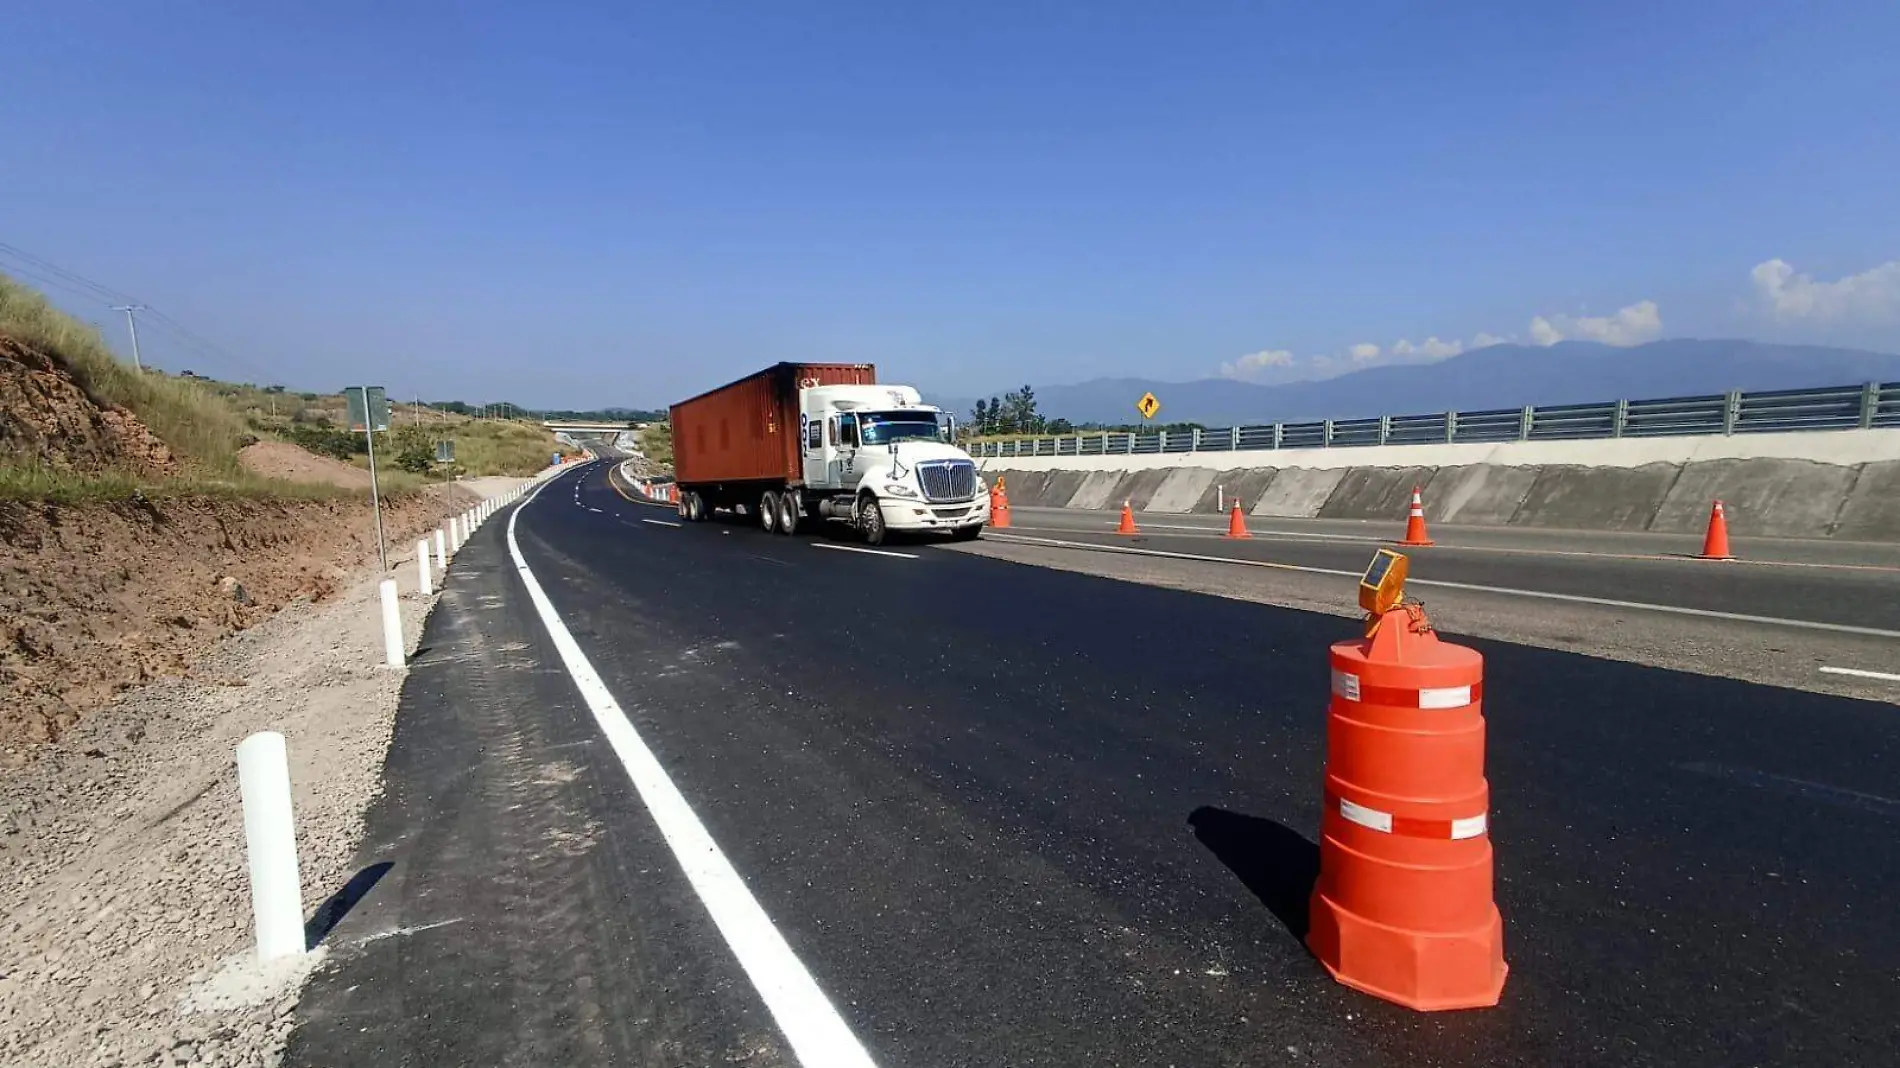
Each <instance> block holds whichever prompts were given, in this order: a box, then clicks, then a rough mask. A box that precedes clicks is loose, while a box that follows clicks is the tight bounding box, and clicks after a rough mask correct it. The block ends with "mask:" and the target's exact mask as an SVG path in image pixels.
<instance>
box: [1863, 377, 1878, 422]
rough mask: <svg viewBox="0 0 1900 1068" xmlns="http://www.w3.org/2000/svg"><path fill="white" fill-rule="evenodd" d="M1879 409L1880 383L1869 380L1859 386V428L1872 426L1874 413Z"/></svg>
mask: <svg viewBox="0 0 1900 1068" xmlns="http://www.w3.org/2000/svg"><path fill="white" fill-rule="evenodd" d="M1879 410H1880V383H1878V382H1869V383H1867V384H1866V385H1864V386H1862V387H1860V428H1861V429H1862V430H1872V429H1873V428H1874V414H1875V413H1876V412H1878V411H1879Z"/></svg>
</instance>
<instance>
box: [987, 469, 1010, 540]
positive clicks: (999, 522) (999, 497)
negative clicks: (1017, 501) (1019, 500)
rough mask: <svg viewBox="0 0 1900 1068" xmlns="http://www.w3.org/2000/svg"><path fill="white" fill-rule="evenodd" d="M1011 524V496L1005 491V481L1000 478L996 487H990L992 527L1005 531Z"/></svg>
mask: <svg viewBox="0 0 1900 1068" xmlns="http://www.w3.org/2000/svg"><path fill="white" fill-rule="evenodd" d="M1009 523H1010V517H1009V494H1007V493H1005V492H1004V491H1003V480H1002V479H1000V478H999V479H997V480H996V485H994V486H991V487H990V526H991V527H993V528H995V529H997V530H1005V529H1008V527H1009Z"/></svg>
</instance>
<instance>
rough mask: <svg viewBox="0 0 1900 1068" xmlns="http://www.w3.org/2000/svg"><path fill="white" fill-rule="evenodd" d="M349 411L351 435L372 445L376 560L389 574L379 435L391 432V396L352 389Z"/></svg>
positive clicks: (374, 388) (347, 393)
mask: <svg viewBox="0 0 1900 1068" xmlns="http://www.w3.org/2000/svg"><path fill="white" fill-rule="evenodd" d="M343 399H344V402H345V404H346V405H347V406H348V408H349V418H350V432H351V433H356V432H357V431H361V432H362V434H363V439H364V440H365V441H366V442H368V443H369V500H370V510H371V511H372V512H374V513H375V515H376V559H377V561H378V562H379V563H380V564H381V565H382V569H383V573H384V574H387V573H388V572H389V547H388V546H387V545H385V544H384V543H383V495H382V492H381V491H380V489H379V488H378V486H377V484H376V432H377V431H379V430H380V431H387V430H388V429H389V395H388V393H387V392H386V391H385V390H384V389H383V387H381V386H351V387H350V388H348V389H346V390H344V391H343Z"/></svg>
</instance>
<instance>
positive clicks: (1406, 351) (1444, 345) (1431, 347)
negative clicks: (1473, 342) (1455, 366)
mask: <svg viewBox="0 0 1900 1068" xmlns="http://www.w3.org/2000/svg"><path fill="white" fill-rule="evenodd" d="M1463 351H1465V343H1464V342H1462V341H1440V340H1438V338H1436V337H1428V338H1426V339H1425V340H1423V341H1421V342H1419V343H1418V344H1416V345H1414V344H1412V343H1411V342H1410V341H1407V340H1406V339H1404V338H1400V339H1398V341H1396V342H1394V343H1393V345H1392V355H1394V356H1423V357H1425V358H1426V359H1428V360H1442V359H1444V358H1445V357H1447V356H1456V355H1458V354H1459V353H1461V352H1463Z"/></svg>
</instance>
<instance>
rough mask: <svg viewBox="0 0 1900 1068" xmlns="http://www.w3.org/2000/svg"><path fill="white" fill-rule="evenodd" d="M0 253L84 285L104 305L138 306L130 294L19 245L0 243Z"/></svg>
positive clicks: (135, 299) (136, 299) (135, 298)
mask: <svg viewBox="0 0 1900 1068" xmlns="http://www.w3.org/2000/svg"><path fill="white" fill-rule="evenodd" d="M0 252H5V253H7V254H9V255H11V256H12V257H13V258H15V259H20V260H25V261H26V262H27V263H29V264H31V265H33V266H34V267H37V268H39V269H40V270H43V271H50V272H51V273H53V274H55V275H58V276H59V277H61V278H64V279H67V280H68V281H72V282H77V283H78V284H80V285H83V286H85V287H86V288H88V289H91V290H94V291H96V292H97V293H98V294H100V298H99V299H101V300H102V301H103V302H104V303H107V304H137V303H138V298H137V297H133V296H130V295H128V294H125V293H121V292H119V291H118V290H116V289H113V288H112V287H110V286H105V285H101V284H99V283H98V282H95V281H93V280H92V279H90V278H87V277H86V276H85V275H82V274H79V273H77V272H74V271H69V270H67V269H66V268H64V267H61V266H60V265H59V264H57V263H54V262H52V261H51V260H46V259H42V258H40V257H38V256H35V255H33V254H32V253H31V252H28V251H27V250H25V249H23V248H20V247H19V246H17V245H9V244H7V243H6V242H4V241H0Z"/></svg>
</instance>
